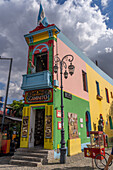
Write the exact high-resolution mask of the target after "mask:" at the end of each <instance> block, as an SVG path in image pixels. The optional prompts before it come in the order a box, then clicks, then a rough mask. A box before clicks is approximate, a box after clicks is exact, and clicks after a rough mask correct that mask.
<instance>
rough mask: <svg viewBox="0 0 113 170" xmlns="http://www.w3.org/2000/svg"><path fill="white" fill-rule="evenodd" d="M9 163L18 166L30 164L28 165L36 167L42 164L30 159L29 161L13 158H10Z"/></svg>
mask: <svg viewBox="0 0 113 170" xmlns="http://www.w3.org/2000/svg"><path fill="white" fill-rule="evenodd" d="M10 164H11V165H18V166H30V167H37V166H41V165H42V163H41V162H31V161H30V162H29V161H25V160H14V159H11V161H10Z"/></svg>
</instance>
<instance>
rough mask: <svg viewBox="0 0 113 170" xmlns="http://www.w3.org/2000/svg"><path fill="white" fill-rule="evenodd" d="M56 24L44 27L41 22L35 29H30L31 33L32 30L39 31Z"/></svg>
mask: <svg viewBox="0 0 113 170" xmlns="http://www.w3.org/2000/svg"><path fill="white" fill-rule="evenodd" d="M54 25H55V24H49V25H48V26H47V27H44V26H43V25H42V24H40V25H39V26H37V27H36V28H35V29H34V30H32V31H30V32H29V33H32V32H35V31H39V30H41V29H44V28H48V27H51V26H54Z"/></svg>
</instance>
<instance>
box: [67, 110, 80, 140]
mask: <svg viewBox="0 0 113 170" xmlns="http://www.w3.org/2000/svg"><path fill="white" fill-rule="evenodd" d="M77 123H78V122H77V114H75V113H68V125H69V139H75V138H78V137H79V135H78V124H77Z"/></svg>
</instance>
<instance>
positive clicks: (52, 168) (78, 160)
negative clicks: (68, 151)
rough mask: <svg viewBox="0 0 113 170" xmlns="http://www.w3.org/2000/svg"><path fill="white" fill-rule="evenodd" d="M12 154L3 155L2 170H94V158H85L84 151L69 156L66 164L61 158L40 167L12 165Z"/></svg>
mask: <svg viewBox="0 0 113 170" xmlns="http://www.w3.org/2000/svg"><path fill="white" fill-rule="evenodd" d="M106 151H107V152H108V153H110V152H111V149H107V150H106ZM10 158H11V156H3V157H0V170H2V169H7V170H60V169H64V170H92V169H93V168H92V159H91V158H85V157H84V153H83V152H82V153H80V154H77V155H74V156H71V157H67V161H66V164H60V163H59V160H55V161H54V162H52V163H50V164H48V165H42V166H40V167H18V166H14V165H10V164H9V161H10ZM95 169H96V168H95ZM112 169H113V165H112V166H111V167H110V170H112Z"/></svg>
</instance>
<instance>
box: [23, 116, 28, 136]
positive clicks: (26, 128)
mask: <svg viewBox="0 0 113 170" xmlns="http://www.w3.org/2000/svg"><path fill="white" fill-rule="evenodd" d="M28 119H29V117H28V116H24V117H23V127H22V138H27V134H28Z"/></svg>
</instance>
